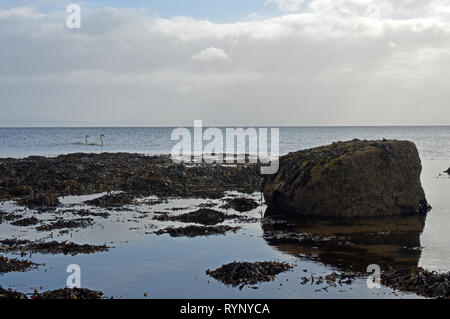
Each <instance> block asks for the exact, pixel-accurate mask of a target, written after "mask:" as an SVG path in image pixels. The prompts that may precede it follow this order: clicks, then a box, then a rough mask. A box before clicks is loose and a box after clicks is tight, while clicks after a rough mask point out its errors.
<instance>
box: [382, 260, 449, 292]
mask: <svg viewBox="0 0 450 319" xmlns="http://www.w3.org/2000/svg"><path fill="white" fill-rule="evenodd" d="M381 281H382V283H383V284H385V285H387V286H390V287H392V288H393V289H395V290H400V291H406V292H414V293H416V294H418V295H421V296H425V297H432V298H447V299H448V298H449V297H450V273H437V272H435V271H428V270H425V269H423V268H420V267H414V268H410V269H408V268H405V269H399V270H390V271H386V272H384V273H383V275H382V276H381Z"/></svg>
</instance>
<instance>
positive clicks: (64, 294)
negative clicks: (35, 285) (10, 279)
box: [0, 286, 103, 300]
mask: <svg viewBox="0 0 450 319" xmlns="http://www.w3.org/2000/svg"><path fill="white" fill-rule="evenodd" d="M102 298H103V293H102V292H100V291H95V290H89V289H86V288H73V289H71V288H64V289H57V290H51V291H46V292H43V293H41V294H40V293H38V292H35V293H34V294H33V295H32V296H31V299H48V300H55V299H102ZM0 299H28V297H27V296H26V295H25V294H24V293H21V292H18V291H15V290H12V289H8V290H6V289H3V288H2V287H1V286H0Z"/></svg>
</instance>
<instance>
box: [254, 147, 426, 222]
mask: <svg viewBox="0 0 450 319" xmlns="http://www.w3.org/2000/svg"><path fill="white" fill-rule="evenodd" d="M421 170H422V165H421V162H420V158H419V153H418V151H417V148H416V146H415V145H414V143H412V142H409V141H387V140H383V141H360V140H353V141H348V142H338V143H333V144H331V145H328V146H322V147H317V148H313V149H308V150H303V151H299V152H295V153H290V154H288V155H286V156H283V157H281V158H280V169H279V171H278V173H277V174H274V175H270V176H266V178H265V181H264V186H263V189H264V190H263V192H264V197H265V200H266V203H267V205H268V207H269V209H268V211H267V212H266V216H270V215H293V216H321V217H354V216H361V217H376V216H398V215H401V216H403V215H416V214H426V213H427V212H428V211H429V209H430V206H429V205H428V203H427V201H426V199H425V193H424V191H423V189H422V186H421V183H420V174H421Z"/></svg>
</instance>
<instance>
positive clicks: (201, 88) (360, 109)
mask: <svg viewBox="0 0 450 319" xmlns="http://www.w3.org/2000/svg"><path fill="white" fill-rule="evenodd" d="M71 3H77V4H79V5H80V7H81V28H79V29H70V28H68V27H67V25H66V20H67V17H68V16H69V13H67V12H66V8H67V6H68V5H69V4H71ZM449 76H450V0H429V1H423V0H245V1H242V0H222V1H219V0H169V1H168V0H165V1H162V0H160V1H156V0H150V1H148V0H147V1H143V0H128V1H119V0H112V1H85V2H72V1H65V0H35V1H28V0H16V1H12V0H2V1H1V2H0V126H192V125H193V121H194V120H196V119H200V120H203V123H204V125H205V126H231V125H233V126H285V125H306V126H314V125H450V85H449V84H448V78H449Z"/></svg>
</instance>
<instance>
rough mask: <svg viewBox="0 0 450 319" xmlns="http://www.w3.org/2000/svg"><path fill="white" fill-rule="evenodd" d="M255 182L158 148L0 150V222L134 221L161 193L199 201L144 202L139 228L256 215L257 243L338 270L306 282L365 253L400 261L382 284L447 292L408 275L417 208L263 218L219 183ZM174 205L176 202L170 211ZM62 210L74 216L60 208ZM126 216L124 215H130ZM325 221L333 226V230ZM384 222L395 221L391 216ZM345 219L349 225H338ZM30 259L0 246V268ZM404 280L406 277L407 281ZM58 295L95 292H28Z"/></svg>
mask: <svg viewBox="0 0 450 319" xmlns="http://www.w3.org/2000/svg"><path fill="white" fill-rule="evenodd" d="M265 185H267V181H266V184H265ZM262 187H263V178H262V176H261V175H260V170H259V165H258V164H236V165H211V164H205V163H202V164H196V165H183V164H174V163H173V162H172V161H171V159H170V157H169V156H167V155H162V156H143V155H140V154H128V153H115V154H111V153H103V154H71V155H62V156H58V157H54V158H44V157H29V158H26V159H0V201H13V202H14V203H16V205H18V206H19V207H21V208H20V209H17V210H16V211H11V212H2V211H0V224H1V223H7V224H11V225H13V226H15V227H21V228H24V229H31V230H32V231H35V232H39V233H41V232H42V233H45V234H49V236H50V238H52V236H53V234H54V233H55V234H56V233H58V234H70V233H71V232H72V231H78V230H80V229H85V228H89V227H92V225H94V224H95V223H96V222H97V221H98V220H99V219H103V220H107V221H109V220H110V219H112V218H113V217H112V216H116V217H114V218H116V219H117V216H118V215H117V214H120V213H121V211H122V210H124V211H128V212H129V211H134V212H136V214H135V215H136V216H137V217H134V222H136V223H137V224H139V220H140V218H144V217H146V216H147V215H148V212H146V211H141V210H139V208H140V206H142V205H143V204H145V205H147V206H148V207H152V206H157V205H161V204H164V203H167V202H169V201H170V200H171V199H199V200H201V203H200V204H198V206H197V208H196V209H194V210H188V211H187V212H186V211H185V210H184V209H183V208H175V207H172V208H169V209H166V210H165V211H162V212H160V211H153V212H152V215H151V218H150V219H151V220H153V221H155V222H158V223H160V226H161V227H160V228H159V229H156V230H152V231H146V232H145V233H146V234H154V235H158V236H170V237H185V238H192V237H205V236H206V237H207V236H212V235H216V236H226V235H228V234H232V233H235V232H238V231H239V230H240V229H241V225H242V226H245V225H246V224H249V223H257V224H260V225H261V228H262V232H263V239H264V240H265V241H266V242H267V244H269V245H271V246H274V247H277V249H278V250H280V251H282V252H285V253H287V254H293V255H295V256H304V257H306V258H308V259H309V260H314V261H317V262H321V263H324V264H326V265H331V266H333V267H334V268H338V269H339V270H340V273H336V272H333V273H332V274H330V275H327V276H316V277H315V276H312V277H311V276H309V277H306V276H305V277H302V278H300V280H299V283H300V284H301V285H304V284H306V283H311V282H314V283H316V284H317V283H322V282H324V283H326V284H327V285H328V287H333V286H335V285H336V284H338V285H341V284H342V283H343V284H351V283H352V281H353V280H354V279H355V278H360V277H362V276H367V274H366V273H365V268H364V267H366V266H367V263H368V262H369V261H370V262H374V263H381V264H383V266H384V265H389V264H392V263H394V264H395V265H397V266H399V267H400V268H399V270H398V269H397V271H389V272H386V279H385V280H384V281H383V283H384V284H386V285H387V286H389V287H393V288H394V289H399V290H401V291H410V292H415V293H417V294H419V295H424V296H426V297H450V294H449V292H450V289H448V288H447V286H445V285H447V283H448V278H447V277H446V276H442V275H440V274H436V273H432V272H425V271H422V270H421V271H419V274H418V275H417V276H419V277H420V278H425V279H426V280H417V276H416V275H411V273H412V274H414V273H415V272H414V269H417V262H418V257H419V256H420V241H419V234H420V233H421V232H422V230H423V225H424V217H423V216H416V217H413V218H414V219H412V220H408V221H407V222H405V220H402V222H401V223H399V225H404V224H407V225H409V226H407V227H406V229H405V230H403V229H402V227H396V228H395V229H394V228H392V229H391V228H389V229H387V230H384V229H383V227H385V226H386V225H385V224H383V223H382V224H380V225H378V224H377V222H376V221H374V222H370V223H369V224H370V225H371V226H367V227H366V226H365V224H364V222H361V220H359V219H357V218H350V219H348V220H345V221H344V220H343V219H338V222H337V223H336V220H330V219H325V220H324V219H322V218H319V217H318V219H317V220H315V219H314V218H311V217H308V218H306V219H302V220H300V221H295V220H292V219H284V218H283V217H280V216H275V217H269V218H267V217H266V218H263V217H264V216H263V215H264V211H262V212H261V215H260V216H258V218H256V217H255V215H254V214H253V215H248V214H247V213H248V212H251V211H254V210H255V209H258V208H259V207H263V206H262V203H261V202H259V199H258V200H255V199H252V198H247V197H246V196H242V195H236V196H235V195H229V196H226V194H228V193H229V192H238V193H240V194H255V193H260V192H261V191H262ZM100 193H103V195H102V196H97V197H96V198H94V199H87V200H84V201H83V202H82V203H81V205H84V206H85V207H84V208H83V207H82V208H80V207H72V206H71V205H70V204H64V203H62V202H61V197H62V196H70V195H77V196H81V195H92V194H100ZM152 196H153V197H152ZM258 198H259V197H258ZM213 201H215V202H214V203H213ZM271 209H273V208H271ZM178 210H181V211H182V212H181V213H178ZM115 212H117V214H115ZM45 214H47V215H48V214H50V215H51V216H52V217H51V219H44V218H43V217H42V216H43V215H45ZM68 215H70V216H75V217H73V218H67V216H68ZM269 215H271V214H269ZM275 215H276V214H275ZM126 218H128V220H131V219H130V218H131V217H126ZM399 218H400V217H399ZM239 223H240V224H239ZM335 225H339V227H337V228H336V230H333V227H334V226H335ZM387 225H396V223H395V221H394V222H392V223H387ZM353 226H355V230H351V231H348V232H345V231H343V230H342V229H343V228H345V227H347V228H348V227H350V228H351V227H353ZM150 228H151V227H150ZM381 246H385V247H388V248H389V249H388V250H387V251H388V252H387V253H386V254H385V253H384V252H381V253H380V249H379V247H381ZM372 247H373V249H372ZM417 247H419V250H418V252H419V254H417V249H416V248H417ZM109 249H111V247H110V245H94V244H88V243H86V244H77V243H74V242H70V241H56V240H26V239H21V238H16V237H14V238H3V237H2V238H0V253H2V254H11V253H13V254H20V255H21V256H25V255H27V254H34V253H39V254H65V255H76V254H92V253H101V252H107V251H108V250H109ZM392 251H394V252H395V254H396V255H398V256H399V259H398V260H396V259H395V258H396V257H395V258H393V257H392V256H391V255H389V254H392ZM347 261H348V262H347ZM34 267H37V265H35V264H33V263H32V262H30V261H26V260H18V259H14V258H6V257H3V256H0V272H1V271H2V270H4V272H9V271H28V270H30V269H33V268H34ZM291 268H292V266H291V265H289V264H286V263H283V262H281V263H276V262H258V263H240V262H234V263H230V264H227V265H223V266H222V267H220V268H218V269H216V270H207V271H206V273H207V274H208V275H209V276H212V277H213V278H216V279H217V280H219V281H221V282H223V283H225V284H229V285H231V286H235V287H242V286H244V285H255V284H257V283H259V282H264V281H267V280H271V278H273V277H275V276H276V275H277V274H278V273H281V272H284V271H287V270H290V269H291ZM416 273H417V271H416ZM396 278H397V279H399V280H400V279H401V281H399V280H397V279H396ZM411 281H414V283H413V284H408V283H410V282H411ZM400 282H403V284H401V283H400ZM430 287H431V288H430ZM323 289H324V290H326V289H327V287H324V288H323ZM58 295H59V296H65V297H73V298H94V297H101V295H100V294H97V293H94V294H90V293H88V291H84V290H83V291H82V290H80V291H77V292H73V291H69V290H60V291H58V292H57V293H56V292H54V293H48V294H36V295H35V296H34V297H33V296H30V297H31V298H42V299H45V298H47V296H53V297H56V296H58ZM24 296H25V295H24V294H22V293H20V292H15V291H11V290H4V289H3V288H0V298H2V297H5V298H6V297H7V298H14V297H15V298H19V299H20V298H24ZM25 297H27V296H25Z"/></svg>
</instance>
